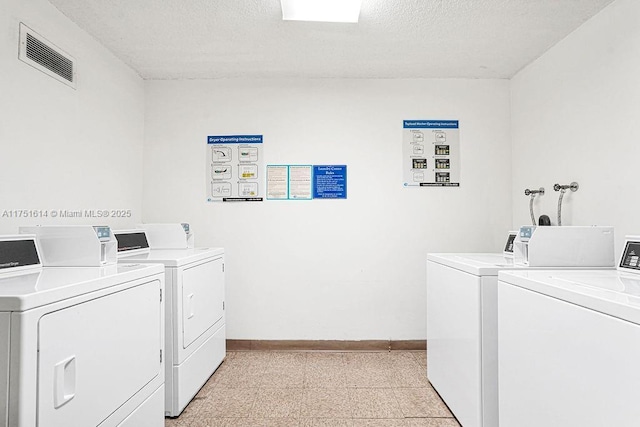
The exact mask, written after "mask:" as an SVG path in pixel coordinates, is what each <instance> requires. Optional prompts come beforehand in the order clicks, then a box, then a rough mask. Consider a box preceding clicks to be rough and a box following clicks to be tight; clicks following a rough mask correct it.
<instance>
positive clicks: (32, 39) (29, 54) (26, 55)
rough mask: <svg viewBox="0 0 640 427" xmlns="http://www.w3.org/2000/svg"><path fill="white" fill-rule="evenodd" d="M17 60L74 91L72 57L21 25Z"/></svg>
mask: <svg viewBox="0 0 640 427" xmlns="http://www.w3.org/2000/svg"><path fill="white" fill-rule="evenodd" d="M19 58H20V59H21V60H22V61H24V62H26V63H27V64H29V65H31V66H32V67H34V68H37V69H38V70H40V71H42V72H43V73H45V74H48V75H49V76H51V77H53V78H54V79H56V80H58V81H59V82H62V83H64V84H66V85H68V86H71V87H72V88H74V89H75V87H76V78H75V77H76V73H75V67H74V65H75V64H74V63H75V60H74V59H73V57H71V56H70V55H68V54H67V53H65V52H64V51H63V50H61V49H60V48H58V47H57V46H56V45H54V44H53V43H51V42H50V41H49V40H47V39H45V38H44V37H42V36H41V35H40V34H38V33H36V32H35V31H33V30H32V29H31V28H29V27H27V26H26V25H24V24H23V23H20V54H19Z"/></svg>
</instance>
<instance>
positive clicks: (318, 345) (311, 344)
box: [227, 340, 427, 351]
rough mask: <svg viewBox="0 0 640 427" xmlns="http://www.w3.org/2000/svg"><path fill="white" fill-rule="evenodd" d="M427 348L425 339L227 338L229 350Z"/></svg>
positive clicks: (378, 349) (386, 349)
mask: <svg viewBox="0 0 640 427" xmlns="http://www.w3.org/2000/svg"><path fill="white" fill-rule="evenodd" d="M426 348H427V342H426V341H425V340H363V341H339V340H227V350H228V351H254V350H263V351H264V350H269V351H393V350H405V351H406V350H426Z"/></svg>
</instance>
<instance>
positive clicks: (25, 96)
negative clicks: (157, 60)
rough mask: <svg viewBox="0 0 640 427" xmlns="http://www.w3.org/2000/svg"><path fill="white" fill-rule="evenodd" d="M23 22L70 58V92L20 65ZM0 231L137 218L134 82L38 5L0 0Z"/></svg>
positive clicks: (137, 101) (140, 129) (138, 103)
mask: <svg viewBox="0 0 640 427" xmlns="http://www.w3.org/2000/svg"><path fill="white" fill-rule="evenodd" d="M21 21H22V22H24V23H25V24H27V25H28V26H29V27H31V28H32V29H33V30H34V31H36V32H38V33H39V34H41V35H42V36H44V37H45V38H47V39H49V40H50V41H51V42H53V43H54V44H56V45H57V46H59V47H60V48H61V49H63V50H65V51H66V52H67V53H68V54H70V55H72V56H74V57H75V59H76V63H77V72H78V74H77V82H78V86H77V89H76V90H73V89H71V88H69V87H68V86H65V85H64V84H62V83H59V82H58V81H56V80H54V79H53V78H51V77H49V76H47V75H45V74H44V73H41V72H40V71H38V70H36V69H34V68H32V67H31V66H29V65H27V64H25V63H23V62H21V61H20V60H18V31H19V30H18V28H19V22H21ZM0 31H1V33H0V147H1V148H2V150H1V152H0V182H1V183H2V184H0V233H2V234H6V233H15V232H17V229H18V226H19V225H26V224H37V223H56V224H82V223H88V224H93V223H96V222H97V223H106V224H111V225H113V226H117V227H122V226H128V225H129V224H130V223H133V222H135V221H139V220H140V218H141V205H142V202H141V200H142V171H141V168H142V161H143V160H142V148H143V138H144V85H143V81H142V79H141V78H140V77H139V76H138V75H137V74H136V73H134V72H133V71H132V70H131V69H129V68H128V67H126V66H125V65H124V64H123V63H122V62H120V61H119V60H118V59H116V58H115V57H114V56H113V55H112V54H111V53H110V52H108V51H107V50H106V49H105V48H104V47H103V46H102V45H100V44H99V43H98V42H96V41H95V40H94V39H93V38H91V37H90V36H89V35H87V33H85V32H84V31H82V30H80V29H79V28H78V27H77V26H76V25H75V24H73V23H72V22H71V21H69V20H68V19H67V18H66V17H65V16H63V15H62V14H61V13H60V12H59V11H58V10H57V9H55V8H54V7H53V6H52V5H51V4H50V3H49V2H47V1H46V0H2V1H1V2H0ZM17 209H37V210H49V211H52V210H56V211H57V210H60V209H70V210H75V209H108V210H111V209H131V210H132V218H130V219H121V220H114V219H107V220H105V219H91V218H67V219H61V218H57V219H55V220H54V219H52V218H51V217H49V218H42V219H40V218H38V219H36V218H18V219H12V218H8V217H7V215H5V216H4V217H3V213H5V211H10V210H17Z"/></svg>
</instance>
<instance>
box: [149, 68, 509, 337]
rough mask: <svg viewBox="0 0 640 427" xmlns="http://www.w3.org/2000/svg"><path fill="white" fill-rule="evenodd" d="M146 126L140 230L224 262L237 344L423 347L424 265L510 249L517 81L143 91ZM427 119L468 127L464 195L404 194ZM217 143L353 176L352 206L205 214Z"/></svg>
mask: <svg viewBox="0 0 640 427" xmlns="http://www.w3.org/2000/svg"><path fill="white" fill-rule="evenodd" d="M145 112H146V120H145V141H146V142H145V177H144V179H145V181H144V205H143V212H144V215H143V216H144V220H145V221H146V222H157V221H188V222H190V223H191V224H192V226H193V228H194V230H195V232H196V245H198V246H204V245H214V246H224V247H225V248H226V250H227V267H228V268H227V280H228V285H227V319H228V320H227V328H228V329H227V331H228V337H229V338H233V339H347V340H351V339H396V340H397V339H424V338H425V335H426V334H425V329H426V327H425V322H426V314H425V255H426V253H427V252H446V251H461V250H467V251H499V250H501V249H502V245H503V243H504V238H505V233H506V231H507V230H508V228H509V225H510V217H511V210H510V208H511V197H510V188H511V185H510V176H511V168H510V159H511V149H510V141H509V82H508V81H505V80H215V81H148V82H146V109H145ZM431 118H436V119H458V120H460V126H461V130H460V134H461V146H462V148H461V153H462V154H461V157H462V158H461V164H462V174H461V181H462V185H461V187H460V188H457V189H456V188H414V189H405V188H403V187H402V163H401V161H402V120H403V119H431ZM214 134H263V135H264V137H265V146H264V150H265V156H266V163H267V164H278V163H279V164H347V165H348V199H347V200H314V201H290V202H286V201H265V202H262V203H228V204H222V203H221V204H211V203H209V204H207V203H206V202H205V196H206V193H205V184H204V182H205V152H206V136H207V135H214Z"/></svg>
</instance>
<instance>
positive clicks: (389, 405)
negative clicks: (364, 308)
mask: <svg viewBox="0 0 640 427" xmlns="http://www.w3.org/2000/svg"><path fill="white" fill-rule="evenodd" d="M165 426H166V427H245V426H246V427H276V426H277V427H315V426H327V427H334V426H335V427H365V426H366V427H458V426H459V424H458V423H457V422H456V420H455V419H454V418H452V415H451V412H449V410H448V409H447V407H446V405H445V404H444V403H443V402H442V400H441V399H440V397H439V396H438V395H437V394H436V392H435V391H434V390H433V388H432V387H431V385H430V384H429V382H428V381H427V378H426V357H425V352H424V351H420V352H413V351H392V352H378V353H359V352H353V353H334V352H266V351H265V352H262V351H249V352H230V353H228V354H227V358H226V360H225V362H224V363H223V364H222V365H221V366H220V368H218V370H217V371H216V373H215V374H214V375H213V376H212V377H211V378H210V379H209V381H208V382H207V383H206V384H205V385H204V387H203V388H202V390H200V392H199V393H198V395H197V396H196V397H195V398H194V399H193V401H192V402H191V403H190V404H189V406H187V408H186V409H185V410H184V412H183V413H182V414H181V415H180V417H178V418H175V419H170V418H167V419H166V423H165Z"/></svg>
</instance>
